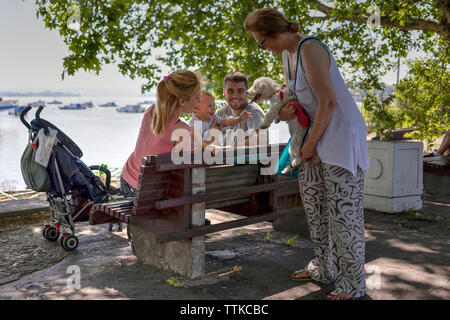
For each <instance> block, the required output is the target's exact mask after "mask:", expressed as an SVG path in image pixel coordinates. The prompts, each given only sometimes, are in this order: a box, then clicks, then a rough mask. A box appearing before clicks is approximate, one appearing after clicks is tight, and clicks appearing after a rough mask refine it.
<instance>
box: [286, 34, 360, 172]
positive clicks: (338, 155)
mask: <svg viewBox="0 0 450 320" xmlns="http://www.w3.org/2000/svg"><path fill="white" fill-rule="evenodd" d="M310 37H311V36H308V37H306V38H304V39H307V38H310ZM304 39H302V40H304ZM309 41H313V40H309ZM321 44H322V43H321ZM322 46H323V47H325V45H323V44H322ZM327 51H328V54H329V56H330V76H331V81H332V84H333V87H334V90H335V92H336V105H335V107H334V109H333V115H332V117H331V120H330V122H329V124H328V127H327V128H326V129H325V131H324V133H323V135H322V137H321V138H320V140H319V141H318V143H317V147H316V149H317V154H318V155H319V157H320V159H321V161H322V162H323V163H327V164H330V165H336V166H339V167H342V168H345V169H347V170H348V171H350V172H351V173H352V174H353V175H356V173H357V171H358V167H360V168H361V169H362V170H363V171H364V172H367V170H368V168H369V156H368V151H367V141H366V124H365V122H364V118H363V116H362V114H361V112H360V111H359V109H358V106H357V104H356V102H355V101H354V100H353V97H352V95H351V94H350V91H349V90H348V89H347V87H346V85H345V82H344V79H343V78H342V76H341V73H340V72H339V69H338V67H337V65H336V61H335V59H334V57H333V55H332V54H331V52H330V51H329V50H328V49H327ZM298 55H299V56H300V52H299V53H298ZM282 57H283V65H284V68H285V70H286V74H288V75H289V74H290V70H289V61H288V59H289V58H288V52H287V51H283V54H282ZM289 78H291V77H289ZM295 78H296V79H295ZM294 85H295V88H294ZM288 88H289V89H290V90H291V91H293V92H295V95H296V96H297V99H298V101H299V103H300V104H301V105H302V106H303V107H304V108H305V110H306V112H308V114H309V116H310V117H311V120H312V122H314V117H315V115H316V111H317V108H318V107H319V103H318V100H317V98H316V96H315V95H314V93H313V92H312V90H311V87H310V85H309V83H308V80H307V79H306V75H305V73H304V71H303V69H302V67H301V62H300V57H297V72H296V75H295V77H294V79H288Z"/></svg>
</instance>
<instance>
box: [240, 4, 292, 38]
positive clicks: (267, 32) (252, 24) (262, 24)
mask: <svg viewBox="0 0 450 320" xmlns="http://www.w3.org/2000/svg"><path fill="white" fill-rule="evenodd" d="M244 29H245V31H247V32H248V33H251V32H258V33H260V34H261V35H262V36H264V37H267V36H272V35H275V34H279V33H282V32H292V33H295V32H298V29H299V25H298V23H296V22H289V20H288V19H287V18H286V17H285V16H284V15H283V14H282V13H281V12H279V11H277V10H275V9H272V8H263V9H258V10H255V11H253V12H252V13H250V14H249V15H248V17H247V18H246V19H245V21H244Z"/></svg>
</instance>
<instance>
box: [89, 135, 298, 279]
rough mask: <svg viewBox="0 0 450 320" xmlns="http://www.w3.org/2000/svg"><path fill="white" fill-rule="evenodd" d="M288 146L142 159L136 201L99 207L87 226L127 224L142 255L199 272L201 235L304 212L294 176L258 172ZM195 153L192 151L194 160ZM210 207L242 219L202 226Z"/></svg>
mask: <svg viewBox="0 0 450 320" xmlns="http://www.w3.org/2000/svg"><path fill="white" fill-rule="evenodd" d="M284 147H285V144H281V145H276V146H272V150H266V151H264V149H267V148H258V147H247V148H237V149H232V150H229V151H228V152H227V153H225V152H224V153H223V154H222V155H218V157H219V159H222V160H221V161H218V162H219V163H213V164H208V163H206V162H205V161H204V160H203V161H201V162H200V163H197V164H178V165H177V164H174V163H173V162H172V160H171V157H170V154H166V155H158V156H147V157H144V158H143V159H142V166H141V169H140V176H139V180H138V186H137V193H136V198H135V199H134V200H126V201H120V202H115V203H103V204H97V205H95V206H94V207H93V208H92V210H91V212H90V223H91V224H101V223H108V222H111V221H113V220H119V221H122V222H125V223H127V224H129V225H130V229H131V234H132V236H133V241H134V244H135V248H136V255H137V257H138V260H140V261H141V262H143V263H149V264H153V265H158V266H160V267H162V268H164V269H171V270H173V271H176V272H178V273H180V274H183V275H185V276H188V277H192V278H194V277H201V276H203V275H204V266H203V265H204V237H203V236H204V235H206V234H209V233H214V232H218V231H223V230H227V229H232V228H236V227H241V226H245V225H250V224H254V223H258V222H262V221H274V220H275V219H279V218H283V217H288V216H292V215H296V214H297V215H298V214H302V213H303V208H302V207H301V201H300V200H299V192H298V181H297V179H296V178H289V177H284V176H278V175H261V170H262V169H266V170H267V171H269V170H273V169H270V168H269V167H270V163H267V162H268V159H270V157H271V159H272V162H273V161H275V163H276V161H277V160H278V158H279V154H280V152H281V151H282V150H283V149H284ZM198 156H199V153H194V152H193V153H191V154H190V155H189V157H190V159H191V163H194V161H193V160H195V159H198V158H199V157H198ZM230 162H231V163H230ZM280 201H281V202H282V205H280ZM211 208H215V209H220V210H222V211H227V212H231V213H235V214H239V215H241V216H245V218H242V219H237V220H233V221H226V222H222V223H217V224H212V225H204V221H205V210H206V209H211Z"/></svg>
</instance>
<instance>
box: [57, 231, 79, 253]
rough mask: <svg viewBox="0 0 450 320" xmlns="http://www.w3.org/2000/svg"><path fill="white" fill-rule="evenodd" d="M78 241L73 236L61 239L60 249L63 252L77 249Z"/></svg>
mask: <svg viewBox="0 0 450 320" xmlns="http://www.w3.org/2000/svg"><path fill="white" fill-rule="evenodd" d="M78 244H79V241H78V238H77V237H76V236H74V235H73V234H71V235H68V236H65V237H63V238H61V247H63V249H64V250H65V251H73V250H75V249H76V248H77V247H78Z"/></svg>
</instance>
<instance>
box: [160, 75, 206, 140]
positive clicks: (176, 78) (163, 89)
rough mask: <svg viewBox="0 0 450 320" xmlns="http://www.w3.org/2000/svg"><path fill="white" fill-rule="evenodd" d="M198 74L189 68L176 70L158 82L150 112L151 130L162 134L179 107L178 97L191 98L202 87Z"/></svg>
mask: <svg viewBox="0 0 450 320" xmlns="http://www.w3.org/2000/svg"><path fill="white" fill-rule="evenodd" d="M203 83H204V82H203V80H202V77H201V75H200V74H198V73H195V72H192V71H189V70H177V71H174V72H172V73H171V74H169V75H168V76H165V77H164V79H163V80H161V81H160V82H159V83H158V87H157V96H156V105H155V107H154V108H153V110H152V111H153V114H152V131H153V133H154V134H155V135H162V134H164V131H165V129H166V126H167V124H168V123H169V121H170V119H172V117H173V115H174V113H175V111H176V110H177V109H178V108H179V107H180V105H179V100H178V99H179V98H183V99H188V100H189V99H191V98H192V97H194V96H195V95H198V94H199V93H200V91H201V89H202V85H203Z"/></svg>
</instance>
